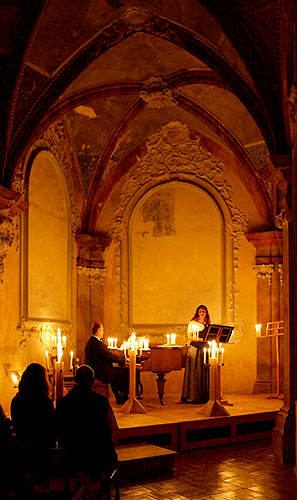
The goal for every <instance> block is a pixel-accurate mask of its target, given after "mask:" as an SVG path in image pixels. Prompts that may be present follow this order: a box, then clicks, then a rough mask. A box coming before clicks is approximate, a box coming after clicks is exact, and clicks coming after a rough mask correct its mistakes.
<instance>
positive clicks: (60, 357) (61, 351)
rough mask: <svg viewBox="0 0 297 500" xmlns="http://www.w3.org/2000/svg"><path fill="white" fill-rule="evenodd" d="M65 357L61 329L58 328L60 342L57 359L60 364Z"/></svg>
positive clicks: (58, 343)
mask: <svg viewBox="0 0 297 500" xmlns="http://www.w3.org/2000/svg"><path fill="white" fill-rule="evenodd" d="M62 356H63V347H62V341H61V329H60V328H58V342H57V358H58V363H60V362H61V360H62Z"/></svg>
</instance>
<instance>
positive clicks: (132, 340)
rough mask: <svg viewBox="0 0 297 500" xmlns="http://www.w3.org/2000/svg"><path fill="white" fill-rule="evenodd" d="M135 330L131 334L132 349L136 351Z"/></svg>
mask: <svg viewBox="0 0 297 500" xmlns="http://www.w3.org/2000/svg"><path fill="white" fill-rule="evenodd" d="M135 338H136V335H135V332H133V333H132V335H131V351H136V343H135Z"/></svg>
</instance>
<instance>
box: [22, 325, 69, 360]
mask: <svg viewBox="0 0 297 500" xmlns="http://www.w3.org/2000/svg"><path fill="white" fill-rule="evenodd" d="M58 328H60V329H61V335H62V336H64V335H65V336H66V340H67V347H68V348H69V350H75V338H74V335H73V326H72V324H65V323H48V322H45V321H42V320H40V321H30V320H25V318H22V320H21V322H20V324H19V325H18V326H17V330H18V331H19V333H20V342H19V350H20V352H22V351H24V350H25V349H26V348H27V347H28V342H29V340H34V341H35V342H37V343H38V344H39V345H40V347H41V348H42V349H44V351H46V350H47V351H49V353H51V350H52V349H53V341H52V338H53V336H56V335H57V331H58Z"/></svg>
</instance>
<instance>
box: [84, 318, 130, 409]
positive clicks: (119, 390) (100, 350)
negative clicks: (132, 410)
mask: <svg viewBox="0 0 297 500" xmlns="http://www.w3.org/2000/svg"><path fill="white" fill-rule="evenodd" d="M103 335H104V328H103V325H102V323H94V324H93V326H92V333H91V337H90V338H89V340H88V342H87V344H86V347H85V361H86V364H87V365H89V366H91V367H92V368H93V370H94V372H95V378H96V379H97V380H101V382H108V383H110V385H111V388H112V391H113V393H114V395H115V398H116V402H117V404H123V403H124V402H125V401H127V399H128V394H129V370H128V368H125V367H124V366H123V365H124V364H125V356H124V355H123V356H119V355H117V354H113V353H112V352H111V351H110V349H108V347H107V346H106V345H105V344H104V342H102V338H103ZM113 363H118V364H119V365H122V366H113Z"/></svg>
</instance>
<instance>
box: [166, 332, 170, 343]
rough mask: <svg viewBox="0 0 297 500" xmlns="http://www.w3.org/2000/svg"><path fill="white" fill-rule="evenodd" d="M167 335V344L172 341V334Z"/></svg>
mask: <svg viewBox="0 0 297 500" xmlns="http://www.w3.org/2000/svg"><path fill="white" fill-rule="evenodd" d="M166 337H167V344H169V343H170V334H169V333H167V335H166Z"/></svg>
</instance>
